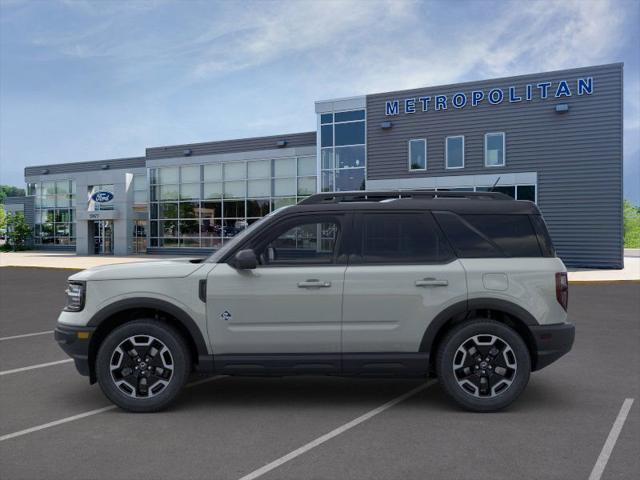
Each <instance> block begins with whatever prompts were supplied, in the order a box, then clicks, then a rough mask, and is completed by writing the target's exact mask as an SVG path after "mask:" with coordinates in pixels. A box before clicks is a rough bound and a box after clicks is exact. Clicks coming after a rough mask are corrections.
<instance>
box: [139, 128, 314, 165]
mask: <svg viewBox="0 0 640 480" xmlns="http://www.w3.org/2000/svg"><path fill="white" fill-rule="evenodd" d="M280 140H285V141H286V142H287V145H286V146H287V147H305V146H309V145H315V144H316V132H304V133H289V134H282V135H271V136H268V137H255V138H242V139H238V140H223V141H219V142H205V143H191V144H184V145H171V146H166V147H153V148H147V150H146V155H147V157H146V158H148V159H156V158H171V157H181V156H183V155H184V151H185V150H187V149H189V150H191V156H195V155H209V154H216V153H234V152H249V151H253V150H270V149H273V148H276V147H277V145H276V144H277V142H278V141H280ZM185 158H187V157H185Z"/></svg>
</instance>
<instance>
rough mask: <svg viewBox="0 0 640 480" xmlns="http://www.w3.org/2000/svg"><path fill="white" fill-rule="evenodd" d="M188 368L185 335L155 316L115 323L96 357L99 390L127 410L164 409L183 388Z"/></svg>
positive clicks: (189, 361) (189, 363) (148, 410)
mask: <svg viewBox="0 0 640 480" xmlns="http://www.w3.org/2000/svg"><path fill="white" fill-rule="evenodd" d="M190 369H191V358H190V354H189V349H188V347H187V345H186V343H185V341H184V339H183V337H182V336H181V335H180V333H178V331H176V330H175V329H174V328H173V327H171V326H169V325H167V324H165V323H161V322H159V321H157V320H153V319H140V320H134V321H132V322H128V323H125V324H124V325H121V326H120V327H117V328H116V329H114V330H113V331H112V332H111V333H110V334H109V335H108V336H107V337H106V338H105V339H104V341H103V342H102V344H101V345H100V348H99V349H98V355H97V357H96V377H97V379H98V383H99V384H100V388H101V389H102V391H103V392H104V394H105V395H106V396H107V398H109V400H111V401H112V402H113V403H114V404H116V405H117V406H118V407H120V408H122V409H123V410H127V411H129V412H157V411H159V410H162V409H164V408H166V407H167V406H168V405H169V404H170V403H171V402H172V401H173V400H174V399H175V398H176V397H177V395H178V393H180V391H181V390H182V387H183V386H184V384H185V382H186V380H187V378H188V376H189V372H190ZM142 371H144V374H142V373H141V372H142Z"/></svg>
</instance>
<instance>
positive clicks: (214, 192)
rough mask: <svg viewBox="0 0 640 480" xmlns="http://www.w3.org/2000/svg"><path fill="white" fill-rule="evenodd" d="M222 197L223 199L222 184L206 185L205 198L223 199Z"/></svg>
mask: <svg viewBox="0 0 640 480" xmlns="http://www.w3.org/2000/svg"><path fill="white" fill-rule="evenodd" d="M221 197H222V182H216V183H205V184H204V198H221Z"/></svg>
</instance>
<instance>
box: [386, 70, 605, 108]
mask: <svg viewBox="0 0 640 480" xmlns="http://www.w3.org/2000/svg"><path fill="white" fill-rule="evenodd" d="M592 93H593V78H592V77H585V78H578V79H577V80H576V81H575V83H574V82H569V81H567V80H560V81H559V82H557V83H553V82H540V83H536V84H527V85H525V86H523V87H515V86H511V87H507V88H491V89H488V90H472V91H470V92H457V93H454V94H453V95H434V96H433V97H431V96H423V97H411V98H405V99H393V100H387V101H386V102H385V107H384V108H385V110H384V113H385V115H398V114H400V113H405V114H406V113H408V114H411V113H416V112H418V111H422V112H428V111H429V109H430V107H433V108H431V110H435V111H438V110H447V108H449V107H453V108H457V109H461V108H464V107H466V106H467V105H470V106H471V107H477V106H478V105H480V104H481V103H483V102H486V103H487V104H489V105H498V104H500V103H502V102H506V101H508V102H509V103H518V102H522V101H524V102H529V101H531V100H533V99H534V98H539V99H540V100H545V99H547V98H549V97H550V96H553V97H554V98H562V97H571V96H573V95H574V94H576V95H591V94H592ZM401 107H402V109H401ZM401 110H402V111H401Z"/></svg>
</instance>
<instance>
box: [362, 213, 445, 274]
mask: <svg viewBox="0 0 640 480" xmlns="http://www.w3.org/2000/svg"><path fill="white" fill-rule="evenodd" d="M452 257H453V253H452V251H451V248H450V247H449V244H448V243H447V241H446V239H445V238H444V237H443V235H442V234H441V232H440V230H439V228H438V227H437V225H436V224H435V222H434V221H433V218H432V217H431V216H430V215H429V214H425V213H422V212H417V213H392V214H388V213H371V214H365V215H364V216H363V221H362V246H361V261H362V263H402V264H407V263H409V264H418V263H442V262H445V261H448V260H449V259H451V258H452Z"/></svg>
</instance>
